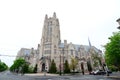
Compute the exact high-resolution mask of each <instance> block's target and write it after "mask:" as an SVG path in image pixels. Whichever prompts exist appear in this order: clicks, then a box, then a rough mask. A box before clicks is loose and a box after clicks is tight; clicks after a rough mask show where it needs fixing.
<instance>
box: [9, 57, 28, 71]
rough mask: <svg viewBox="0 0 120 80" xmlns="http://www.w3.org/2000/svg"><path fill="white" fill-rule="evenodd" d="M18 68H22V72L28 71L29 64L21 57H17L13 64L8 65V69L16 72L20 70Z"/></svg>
mask: <svg viewBox="0 0 120 80" xmlns="http://www.w3.org/2000/svg"><path fill="white" fill-rule="evenodd" d="M20 68H22V70H21V72H22V73H27V72H28V68H29V64H28V63H26V61H25V60H24V59H22V58H19V59H17V60H15V61H14V63H13V65H12V66H11V67H10V71H12V72H16V71H17V72H18V71H19V70H20Z"/></svg>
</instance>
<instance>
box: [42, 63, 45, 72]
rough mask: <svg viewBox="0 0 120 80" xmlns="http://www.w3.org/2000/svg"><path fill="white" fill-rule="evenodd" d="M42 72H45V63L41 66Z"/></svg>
mask: <svg viewBox="0 0 120 80" xmlns="http://www.w3.org/2000/svg"><path fill="white" fill-rule="evenodd" d="M42 71H45V63H43V64H42Z"/></svg>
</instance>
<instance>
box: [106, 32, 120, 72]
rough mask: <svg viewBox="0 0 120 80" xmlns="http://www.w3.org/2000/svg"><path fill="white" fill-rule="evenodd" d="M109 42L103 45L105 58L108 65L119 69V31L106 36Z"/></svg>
mask: <svg viewBox="0 0 120 80" xmlns="http://www.w3.org/2000/svg"><path fill="white" fill-rule="evenodd" d="M108 39H109V42H108V43H107V44H106V45H105V60H106V63H107V65H108V67H109V66H115V67H117V68H118V70H120V63H119V62H120V32H114V33H113V35H112V36H111V37H109V38H108Z"/></svg>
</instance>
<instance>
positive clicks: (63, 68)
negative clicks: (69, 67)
mask: <svg viewBox="0 0 120 80" xmlns="http://www.w3.org/2000/svg"><path fill="white" fill-rule="evenodd" d="M62 52H63V74H64V48H63V49H62Z"/></svg>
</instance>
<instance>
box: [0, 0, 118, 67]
mask: <svg viewBox="0 0 120 80" xmlns="http://www.w3.org/2000/svg"><path fill="white" fill-rule="evenodd" d="M119 4H120V0H59V1H58V0H0V54H3V55H16V54H17V52H18V51H19V50H20V48H32V47H34V48H37V44H39V43H40V39H41V35H42V28H43V22H44V17H45V14H48V16H49V17H50V16H52V15H53V12H56V15H57V17H58V19H59V22H60V30H61V40H62V42H63V40H64V39H66V40H67V41H68V43H69V42H72V43H74V44H83V45H89V43H88V37H89V39H90V41H91V44H92V45H93V46H96V47H97V48H99V49H101V50H103V47H101V46H102V45H105V44H106V43H107V42H108V37H110V36H111V35H112V32H115V31H118V30H117V27H118V26H119V25H118V23H117V22H116V20H117V19H118V18H120V10H119V8H120V5H119ZM0 59H1V60H2V61H4V62H5V63H6V64H8V65H9V66H10V65H11V64H12V63H13V60H14V59H15V57H5V56H0Z"/></svg>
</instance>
